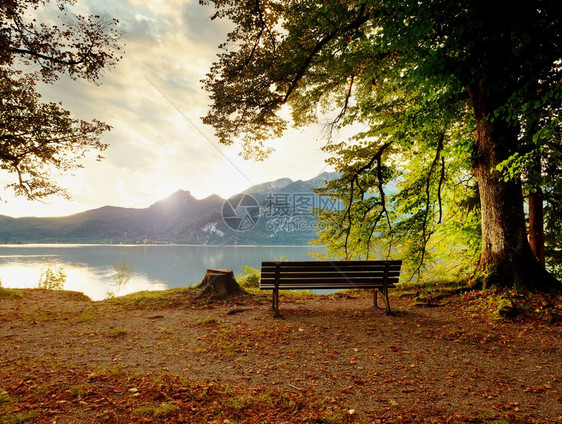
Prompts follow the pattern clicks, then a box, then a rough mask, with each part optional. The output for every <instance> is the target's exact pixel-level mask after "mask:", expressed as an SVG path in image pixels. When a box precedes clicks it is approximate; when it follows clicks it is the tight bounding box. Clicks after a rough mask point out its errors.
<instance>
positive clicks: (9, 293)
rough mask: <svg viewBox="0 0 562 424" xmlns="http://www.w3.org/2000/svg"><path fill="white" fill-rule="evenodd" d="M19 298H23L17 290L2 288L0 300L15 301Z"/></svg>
mask: <svg viewBox="0 0 562 424" xmlns="http://www.w3.org/2000/svg"><path fill="white" fill-rule="evenodd" d="M17 297H21V293H20V292H18V291H17V290H12V289H7V288H5V287H2V286H0V300H4V299H15V298H17Z"/></svg>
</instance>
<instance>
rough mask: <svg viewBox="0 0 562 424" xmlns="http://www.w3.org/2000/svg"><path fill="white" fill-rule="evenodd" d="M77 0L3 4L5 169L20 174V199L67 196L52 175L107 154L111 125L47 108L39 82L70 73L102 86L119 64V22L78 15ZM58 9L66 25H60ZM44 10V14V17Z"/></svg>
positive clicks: (0, 66)
mask: <svg viewBox="0 0 562 424" xmlns="http://www.w3.org/2000/svg"><path fill="white" fill-rule="evenodd" d="M74 3H75V1H74V0H56V1H54V2H50V1H49V0H17V1H16V0H5V1H2V2H1V4H0V90H1V100H0V169H2V170H3V171H5V172H7V173H11V174H15V176H16V178H15V182H14V183H12V184H10V185H8V188H10V189H13V190H14V191H15V193H16V194H18V195H24V196H26V197H27V198H29V199H38V198H42V197H45V196H48V195H51V194H54V193H60V194H65V193H64V190H63V189H62V188H61V187H59V186H58V185H57V184H56V181H54V179H53V178H52V176H51V173H52V171H53V168H57V169H59V170H61V171H68V170H70V169H73V168H75V167H77V166H79V159H80V158H82V157H83V156H84V155H85V154H86V153H87V152H88V151H90V150H98V151H103V150H104V149H105V148H106V145H105V144H104V143H102V142H101V141H100V137H101V134H102V133H103V132H104V131H107V130H109V128H110V127H109V126H108V125H106V124H104V123H102V122H99V121H96V120H94V121H92V122H86V121H83V120H77V119H73V118H72V117H71V116H70V112H68V111H67V110H65V109H63V108H62V107H61V106H60V105H59V104H56V103H42V102H41V101H40V98H41V96H40V94H39V93H38V92H37V90H36V88H37V83H38V82H39V81H42V82H44V83H53V82H54V81H56V80H57V79H58V78H59V77H60V76H61V75H63V74H65V75H68V76H69V77H71V78H73V79H86V80H89V81H92V82H94V83H97V81H99V79H100V77H101V75H102V72H103V71H104V70H105V69H107V68H108V67H111V66H113V65H114V64H115V63H116V62H117V61H118V60H119V59H120V56H119V50H120V49H121V47H120V41H119V40H120V34H119V33H118V32H117V29H116V27H117V23H118V22H117V21H116V20H112V19H108V18H105V17H101V16H81V15H76V14H73V13H72V12H71V9H70V8H71V6H72V4H74ZM50 4H54V5H56V6H57V10H58V13H59V16H58V17H57V19H58V22H57V23H56V24H54V23H52V21H51V20H49V19H43V20H44V21H45V22H42V21H41V19H40V18H39V17H40V16H48V17H49V18H52V17H53V16H52V13H51V12H52V8H51V9H48V6H49V5H50ZM41 12H42V13H41Z"/></svg>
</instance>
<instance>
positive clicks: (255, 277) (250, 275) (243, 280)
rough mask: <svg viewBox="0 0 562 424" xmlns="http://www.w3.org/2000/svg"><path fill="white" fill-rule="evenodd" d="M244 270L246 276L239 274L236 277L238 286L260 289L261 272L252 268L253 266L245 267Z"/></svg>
mask: <svg viewBox="0 0 562 424" xmlns="http://www.w3.org/2000/svg"><path fill="white" fill-rule="evenodd" d="M242 270H243V271H244V272H245V274H239V275H237V276H236V280H237V281H238V284H240V285H241V286H242V287H247V288H258V287H259V282H260V270H259V269H256V268H252V267H251V266H243V267H242Z"/></svg>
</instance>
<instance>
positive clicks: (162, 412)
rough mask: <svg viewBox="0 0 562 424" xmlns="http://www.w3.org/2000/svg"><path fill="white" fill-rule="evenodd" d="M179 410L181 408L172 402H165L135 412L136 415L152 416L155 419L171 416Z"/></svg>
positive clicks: (146, 406) (143, 407)
mask: <svg viewBox="0 0 562 424" xmlns="http://www.w3.org/2000/svg"><path fill="white" fill-rule="evenodd" d="M178 409H179V406H177V405H176V404H174V403H172V402H163V403H161V404H160V405H158V406H149V405H145V406H141V407H139V408H136V409H135V410H134V411H133V414H135V415H150V416H153V417H155V418H162V417H166V416H169V415H171V414H172V413H174V412H176V411H177V410H178Z"/></svg>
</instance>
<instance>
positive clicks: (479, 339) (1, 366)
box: [0, 290, 562, 423]
mask: <svg viewBox="0 0 562 424" xmlns="http://www.w3.org/2000/svg"><path fill="white" fill-rule="evenodd" d="M21 294H22V296H19V297H16V298H11V299H4V300H0V415H1V413H2V409H1V408H2V405H4V412H5V414H6V415H5V416H6V417H8V413H9V417H11V418H9V419H8V418H5V419H4V421H3V420H2V418H0V422H24V421H25V419H23V418H22V417H25V412H26V411H29V410H34V413H33V415H30V416H32V417H33V420H31V421H29V422H89V421H88V418H87V417H90V419H92V420H93V421H91V422H98V421H99V422H102V421H104V420H109V421H111V420H110V418H111V417H113V418H114V419H113V421H114V422H120V421H119V419H118V416H119V415H118V414H115V413H114V414H113V415H112V414H109V415H107V414H106V416H105V418H104V419H102V418H101V416H100V415H99V414H98V415H91V414H90V415H89V414H88V413H86V410H90V411H91V410H93V408H92V403H91V402H90V401H88V399H87V398H86V397H85V395H84V396H82V395H80V396H82V397H80V396H78V395H76V396H77V397H78V400H76V401H73V400H72V399H70V400H69V399H66V398H64V397H61V396H62V395H59V394H55V392H53V393H52V394H50V395H49V396H50V397H51V398H53V399H58V402H59V403H58V404H57V405H58V406H56V407H53V408H54V409H56V411H55V412H56V413H53V412H52V411H51V413H49V411H48V410H47V409H48V408H47V407H46V406H45V405H47V404H46V403H45V402H46V401H45V400H43V403H38V402H35V403H34V402H33V401H32V400H30V396H29V394H28V395H27V396H25V395H24V394H23V392H22V390H23V389H22V387H26V386H30V387H35V386H40V383H43V385H46V384H55V383H54V382H55V381H56V382H57V384H60V383H61V380H62V379H63V378H64V376H65V375H67V374H66V373H68V372H69V371H68V370H73V374H72V375H74V376H75V377H73V378H75V380H76V381H73V382H72V384H71V383H68V385H67V386H61V387H66V389H65V392H72V390H74V389H72V387H78V386H79V383H80V382H81V379H83V380H87V379H88V378H92V376H95V375H96V374H97V375H107V373H108V372H114V373H115V375H121V376H122V375H126V376H128V377H127V379H129V380H128V381H133V379H134V378H136V377H138V376H157V375H164V374H165V375H171V376H177V377H181V378H185V379H188V380H192V381H197V382H207V383H208V382H215V383H216V384H221V385H226V386H228V387H234V388H236V390H243V391H244V390H245V391H246V392H247V393H254V394H255V393H259V392H260V391H264V390H273V391H275V393H288V394H289V395H291V394H292V393H294V394H295V396H299V394H300V395H302V396H304V397H309V398H310V399H314V400H317V401H318V404H322V405H327V404H328V405H329V404H333V405H336V406H337V407H338V408H340V409H341V410H343V411H347V412H348V415H349V417H346V420H347V422H417V420H418V419H419V422H424V421H435V422H552V423H562V361H561V360H562V355H561V352H562V351H561V349H560V348H561V343H562V341H561V340H562V338H561V333H562V331H561V328H562V326H561V324H560V322H554V323H547V322H540V321H533V320H531V321H525V320H523V321H521V320H519V321H518V320H515V321H511V320H503V321H501V322H496V321H494V320H492V319H490V318H489V317H488V316H485V314H483V313H482V311H481V310H476V309H474V308H472V307H469V306H467V301H466V299H465V300H463V298H462V297H457V298H455V299H453V300H451V301H448V302H443V304H441V305H439V306H437V307H420V306H418V305H416V304H415V302H414V301H413V300H412V299H408V298H392V299H391V304H392V307H393V310H394V312H395V314H394V315H391V316H387V315H385V314H384V313H382V312H380V311H377V310H374V309H373V308H372V306H371V304H372V298H371V296H370V295H369V294H368V293H355V292H354V293H352V294H346V295H340V296H333V295H332V296H322V295H303V296H287V295H285V296H284V295H283V294H282V295H281V310H282V313H283V316H284V318H283V319H273V318H272V313H271V311H270V310H269V306H270V303H269V298H268V297H260V296H252V297H250V298H249V299H246V300H244V301H242V302H240V303H238V304H232V303H230V304H226V303H225V304H221V303H217V304H213V305H211V306H208V305H207V306H188V305H187V304H186V305H187V306H186V305H183V306H182V307H176V306H174V307H162V308H158V309H154V308H146V307H143V306H140V305H139V306H134V305H131V304H129V305H127V306H123V305H122V304H119V303H112V302H107V301H105V302H92V301H90V300H88V299H87V298H84V297H83V296H81V295H79V294H77V293H71V292H56V291H55V292H53V291H45V290H22V291H21ZM76 370H82V371H83V374H80V373H77V371H76ZM76 376H78V377H76ZM80 376H81V377H80ZM116 378H117V377H116ZM119 378H121V377H119ZM51 380H52V381H53V383H49V381H51ZM34 385H35V386H34ZM226 386H225V387H226ZM76 390H77V389H76ZM124 390H125V391H126V394H127V395H131V394H134V395H138V393H136V392H135V390H137V389H136V388H135V387H132V388H131V387H129V388H125V389H124ZM44 391H48V389H47V388H44ZM114 391H115V389H114ZM20 392H21V393H20ZM36 396H39V395H36ZM45 396H46V395H45ZM3 399H4V400H3ZM47 399H48V396H47ZM24 401H25V402H27V403H24ZM65 402H74V403H72V405H73V406H72V408H67V409H65V407H64V403H65ZM81 402H82V403H83V404H84V405H83V409H84V411H83V413H81V412H80V408H81ZM30 403H31V404H30ZM114 403H115V404H117V403H118V402H117V401H115V402H114ZM104 408H105V409H104V411H106V412H107V411H108V410H110V409H111V408H110V407H108V406H107V405H106V406H105V407H104ZM108 408H109V409H108ZM115 408H117V406H116V407H115ZM137 409H138V408H137ZM239 409H242V408H239ZM22 414H23V415H22ZM240 414H241V415H237V416H238V418H237V419H232V418H231V419H228V418H227V417H224V416H222V417H221V416H218V418H216V420H215V422H225V423H226V422H246V420H245V419H244V417H245V415H244V411H243V410H242V411H241V412H240ZM248 414H249V412H248ZM137 416H138V417H139V419H138V421H139V422H148V421H150V420H148V418H147V416H143V415H142V414H140V415H137ZM162 416H164V415H161V417H162ZM170 416H171V417H172V415H170ZM264 416H265V415H264ZM18 417H19V418H18ZM84 417H86V421H84V419H85V418H84ZM150 417H152V418H151V419H153V420H154V421H153V422H168V420H165V419H163V418H161V419H160V420H159V419H157V417H158V414H157V413H156V412H154V410H152V415H150ZM247 417H249V415H247ZM94 418H95V419H94ZM141 418H142V419H141ZM18 419H19V421H18ZM252 419H254V418H252ZM500 419H501V420H503V421H499V420H500ZM10 420H11V421H10ZM170 421H171V420H170ZM180 421H181V420H179V419H178V422H180ZM195 421H198V420H195ZM195 421H190V420H189V419H186V421H184V422H195ZM250 421H251V420H250V419H249V418H248V421H247V422H250ZM336 421H337V420H336ZM336 421H334V422H336ZM121 422H126V421H124V420H123V421H121ZM182 422H183V421H182ZM201 422H204V421H203V418H201ZM252 422H275V421H274V420H273V421H268V420H266V419H265V418H263V419H262V420H260V421H258V420H257V419H254V421H252ZM287 422H291V419H290V418H288V421H287ZM316 422H328V421H327V419H324V421H320V420H317V421H316Z"/></svg>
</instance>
